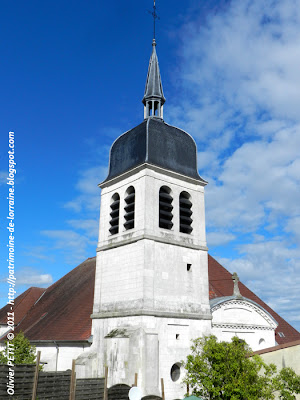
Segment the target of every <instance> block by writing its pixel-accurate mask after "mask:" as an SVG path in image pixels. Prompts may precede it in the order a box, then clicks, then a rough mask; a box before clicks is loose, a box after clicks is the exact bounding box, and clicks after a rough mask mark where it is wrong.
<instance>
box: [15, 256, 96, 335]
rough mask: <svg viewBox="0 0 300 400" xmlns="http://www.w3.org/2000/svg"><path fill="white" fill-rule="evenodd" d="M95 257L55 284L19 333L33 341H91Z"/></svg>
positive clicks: (23, 322)
mask: <svg viewBox="0 0 300 400" xmlns="http://www.w3.org/2000/svg"><path fill="white" fill-rule="evenodd" d="M95 265H96V259H95V258H88V259H87V260H86V261H84V262H83V263H82V264H80V265H79V266H78V267H76V268H74V269H73V270H72V271H70V272H69V273H68V274H67V275H65V276H63V277H62V278H61V279H60V280H59V281H57V282H55V283H54V284H53V285H51V286H50V287H49V288H48V289H47V290H46V291H45V293H44V295H43V296H42V297H41V299H40V300H39V301H38V303H36V304H35V306H34V307H32V308H31V310H30V311H29V313H28V314H27V315H26V316H25V318H24V319H23V321H21V323H20V324H19V325H18V327H17V329H16V332H19V331H23V332H24V334H25V336H26V337H27V338H28V339H29V340H31V341H34V340H67V341H76V340H87V339H88V338H89V337H90V336H91V326H92V321H91V318H90V315H91V314H92V309H93V298H94V282H95Z"/></svg>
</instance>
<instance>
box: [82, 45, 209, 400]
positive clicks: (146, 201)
mask: <svg viewBox="0 0 300 400" xmlns="http://www.w3.org/2000/svg"><path fill="white" fill-rule="evenodd" d="M152 46H153V50H152V55H151V58H150V64H149V69H148V75H147V81H146V88H145V95H144V98H143V104H144V106H145V109H144V121H143V122H142V123H141V124H140V125H138V126H136V127H135V128H133V129H131V130H129V131H127V132H125V133H124V134H123V135H121V136H120V137H119V138H118V139H117V140H116V141H115V142H114V143H113V145H112V147H111V150H110V165H109V174H108V177H107V178H106V180H105V181H104V182H103V183H102V184H100V187H101V189H102V193H101V212H100V229H99V243H98V248H97V263H96V281H95V296H94V309H93V314H92V319H93V345H92V348H91V350H92V351H91V354H90V356H89V357H90V358H89V361H86V362H85V364H87V365H89V371H90V372H89V374H90V375H94V376H95V375H98V376H103V369H104V366H108V368H109V385H112V384H116V383H122V382H124V383H127V384H130V383H133V382H134V374H135V373H138V386H139V387H140V388H141V389H142V391H143V395H147V394H157V395H159V394H160V378H164V384H165V393H166V399H167V400H172V399H175V398H178V397H179V396H181V395H182V394H184V393H185V392H186V388H184V387H183V386H181V379H182V375H183V371H182V368H180V362H181V361H182V360H183V359H184V358H185V357H186V355H187V354H188V353H189V350H190V346H191V339H192V338H197V337H199V336H202V335H203V334H209V333H210V328H211V313H210V307H209V294H208V271H207V247H206V234H205V214H204V186H205V184H206V182H205V181H204V180H203V179H202V178H201V177H200V176H199V174H198V171H197V150H196V144H195V142H194V140H193V139H192V137H191V136H190V135H188V134H187V133H186V132H184V131H182V130H180V129H178V128H175V127H173V126H170V125H168V124H166V123H165V122H164V120H163V113H162V107H163V104H164V102H165V98H164V95H163V90H162V83H161V77H160V72H159V66H158V60H157V55H156V43H155V40H153V44H152Z"/></svg>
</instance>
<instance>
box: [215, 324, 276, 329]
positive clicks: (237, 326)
mask: <svg viewBox="0 0 300 400" xmlns="http://www.w3.org/2000/svg"><path fill="white" fill-rule="evenodd" d="M212 328H222V329H224V328H225V329H232V330H236V329H244V330H252V331H253V330H255V329H257V330H263V331H273V330H274V329H275V328H274V327H272V326H263V325H247V324H226V323H224V324H214V323H212Z"/></svg>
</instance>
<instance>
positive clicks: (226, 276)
mask: <svg viewBox="0 0 300 400" xmlns="http://www.w3.org/2000/svg"><path fill="white" fill-rule="evenodd" d="M95 270H96V257H93V258H88V259H87V260H86V261H84V262H83V263H82V264H80V265H79V266H78V267H76V268H74V269H73V270H72V271H70V272H69V273H68V274H67V275H65V276H64V277H63V278H61V279H60V280H59V281H57V282H56V283H54V284H53V285H52V286H50V287H49V288H48V289H47V290H46V291H45V293H44V294H43V296H41V297H40V299H39V301H38V302H36V303H35V304H34V305H33V306H32V307H31V308H30V309H29V311H27V312H25V314H24V315H23V316H22V318H23V319H22V318H21V319H22V320H21V322H20V323H19V325H18V327H17V329H16V332H18V331H20V330H22V331H23V332H24V333H25V336H26V337H28V339H29V340H31V341H35V340H52V341H53V340H67V341H81V340H88V339H89V337H90V335H91V318H90V315H91V314H92V309H93V297H94V282H95ZM208 276H209V289H210V290H209V297H210V299H214V298H217V297H223V296H231V295H232V293H233V281H232V276H231V274H230V273H229V272H228V271H227V270H226V269H225V268H224V267H223V266H222V265H220V264H219V263H218V262H217V261H216V260H215V259H214V258H213V257H211V256H210V255H209V256H208ZM239 288H240V292H241V294H242V296H244V297H247V298H248V299H251V300H252V301H255V302H256V303H257V304H259V305H260V306H261V307H263V308H264V309H265V310H266V311H267V312H269V313H270V314H271V315H272V317H273V318H274V319H275V320H276V321H277V322H278V324H279V325H278V327H277V329H276V333H277V334H276V341H277V343H279V344H284V343H289V342H292V341H296V340H300V333H299V332H298V331H297V330H296V329H294V328H293V327H292V326H291V325H290V324H288V323H287V322H286V321H285V320H284V319H283V318H281V317H280V316H279V315H278V314H277V313H276V312H275V311H273V310H272V309H271V308H270V307H269V306H268V305H267V304H266V303H264V302H263V301H262V300H261V299H260V298H259V297H257V296H256V295H255V294H254V293H253V292H251V290H249V289H248V288H247V287H246V286H245V285H243V284H242V283H241V282H240V283H239ZM40 290H44V289H40ZM26 292H27V291H26ZM26 292H24V293H23V295H25V293H26ZM21 296H22V295H21ZM21 296H19V297H21ZM4 308H5V307H4ZM4 308H3V309H2V310H0V315H2V314H3V312H4V311H3V310H4ZM278 332H283V334H284V337H279V336H278Z"/></svg>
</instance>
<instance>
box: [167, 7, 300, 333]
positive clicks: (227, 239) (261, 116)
mask: <svg viewBox="0 0 300 400" xmlns="http://www.w3.org/2000/svg"><path fill="white" fill-rule="evenodd" d="M299 27H300V0H286V1H284V2H282V1H278V0H275V1H273V0H263V1H262V0H251V1H250V0H248V1H243V2H241V1H238V0H232V1H231V2H228V3H227V4H226V6H224V4H223V6H222V8H220V9H219V10H218V9H217V10H216V9H214V12H212V13H211V14H208V15H207V18H206V20H203V15H201V16H200V17H199V18H198V17H197V14H196V13H195V14H194V16H193V17H192V18H191V16H189V19H188V22H187V24H186V25H185V26H184V28H183V33H182V35H180V37H181V38H183V39H184V43H182V47H181V49H180V51H179V57H180V64H181V65H180V66H179V68H178V69H177V70H176V73H177V74H178V71H180V73H181V76H179V77H178V79H177V82H182V85H183V90H182V93H183V96H181V98H182V103H181V104H180V107H179V106H178V102H177V104H176V106H174V107H173V106H172V105H171V106H170V105H169V108H170V111H169V115H170V116H171V123H174V124H175V125H176V126H181V127H183V129H185V130H187V131H188V132H189V133H191V134H192V135H193V136H194V137H196V140H197V142H198V149H199V153H198V166H199V168H200V175H201V176H202V177H203V178H204V179H207V180H208V181H209V184H208V186H207V187H206V208H207V211H206V223H207V226H208V228H209V231H210V232H211V233H208V241H210V246H218V245H222V246H224V245H225V244H226V247H227V251H226V256H227V259H223V261H224V262H225V266H226V267H227V268H228V269H229V270H230V271H231V272H233V271H237V272H238V273H239V274H240V275H241V278H242V280H243V281H244V282H245V283H246V284H249V286H250V288H252V290H254V291H255V292H257V294H258V295H260V296H261V297H262V298H263V299H264V300H267V301H268V302H269V303H270V304H272V305H273V306H274V308H275V309H276V310H277V311H278V312H282V313H283V316H284V317H286V318H288V319H289V320H290V321H299V318H297V310H298V313H299V304H300V292H299V283H300V282H299V275H300V274H299V272H300V251H299V247H300V220H299V215H300V201H299V199H300V196H299V190H300V153H299V149H300V112H299V110H300V74H299V65H300V28H299ZM185 94H188V95H185ZM177 99H178V87H177V96H176V101H177ZM166 111H167V110H166ZM179 111H180V112H179ZM232 241H233V242H232ZM231 242H232V243H231ZM237 244H238V245H237ZM229 250H230V251H229ZM220 251H221V250H219V251H218V253H220ZM230 253H231V257H230V256H229V257H228V254H230ZM299 326H300V325H299Z"/></svg>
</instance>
